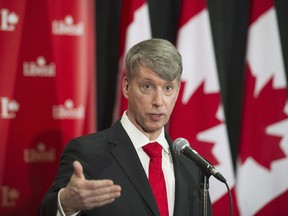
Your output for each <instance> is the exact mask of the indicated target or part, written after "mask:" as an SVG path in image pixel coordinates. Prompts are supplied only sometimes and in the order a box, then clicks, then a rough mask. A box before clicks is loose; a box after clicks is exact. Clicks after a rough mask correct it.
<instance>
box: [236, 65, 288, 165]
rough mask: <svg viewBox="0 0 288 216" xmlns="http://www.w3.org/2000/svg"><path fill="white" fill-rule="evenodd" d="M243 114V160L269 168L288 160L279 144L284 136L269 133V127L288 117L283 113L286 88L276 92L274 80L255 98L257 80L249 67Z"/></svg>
mask: <svg viewBox="0 0 288 216" xmlns="http://www.w3.org/2000/svg"><path fill="white" fill-rule="evenodd" d="M246 67H247V70H246V71H247V73H246V76H247V77H246V84H245V87H246V88H245V93H244V100H243V104H244V108H243V112H242V116H243V117H242V126H241V128H242V133H241V140H240V143H241V146H240V148H241V149H240V152H241V160H242V163H244V162H245V160H246V159H247V158H248V157H253V158H254V159H255V160H256V161H257V162H258V163H259V164H261V165H262V166H263V167H266V168H267V169H269V168H270V166H271V163H272V162H273V161H274V160H277V159H281V158H285V154H284V152H283V151H282V150H281V148H280V146H279V144H280V141H281V139H282V137H279V136H276V135H275V136H273V135H270V134H267V132H266V130H267V127H268V126H269V125H271V124H274V123H277V122H279V121H281V120H284V119H286V118H287V115H286V114H285V113H284V106H285V103H286V97H287V93H286V89H285V88H283V89H275V88H273V86H272V83H273V78H271V79H270V80H269V81H268V82H267V84H266V85H265V86H264V88H263V89H262V90H261V91H260V92H259V94H258V95H257V96H254V91H255V82H256V78H255V77H253V76H252V73H251V71H250V68H249V66H248V65H246Z"/></svg>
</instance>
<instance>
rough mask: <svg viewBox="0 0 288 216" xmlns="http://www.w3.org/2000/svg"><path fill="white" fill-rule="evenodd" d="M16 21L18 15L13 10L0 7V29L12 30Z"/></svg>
mask: <svg viewBox="0 0 288 216" xmlns="http://www.w3.org/2000/svg"><path fill="white" fill-rule="evenodd" d="M18 21H19V17H18V15H17V14H16V13H15V12H9V10H8V9H0V31H14V30H15V26H16V24H17V23H18Z"/></svg>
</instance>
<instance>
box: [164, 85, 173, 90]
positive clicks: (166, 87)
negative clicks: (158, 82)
mask: <svg viewBox="0 0 288 216" xmlns="http://www.w3.org/2000/svg"><path fill="white" fill-rule="evenodd" d="M172 89H173V88H172V87H171V86H165V87H164V90H165V91H172Z"/></svg>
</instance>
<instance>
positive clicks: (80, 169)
mask: <svg viewBox="0 0 288 216" xmlns="http://www.w3.org/2000/svg"><path fill="white" fill-rule="evenodd" d="M73 167H74V175H76V176H78V177H79V178H82V179H85V176H84V173H83V167H82V165H81V164H80V162H79V161H74V162H73Z"/></svg>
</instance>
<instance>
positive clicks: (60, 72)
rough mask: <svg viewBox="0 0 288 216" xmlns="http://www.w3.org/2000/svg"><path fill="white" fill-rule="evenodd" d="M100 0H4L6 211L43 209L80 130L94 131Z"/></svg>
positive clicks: (1, 91) (2, 164) (0, 21)
mask: <svg viewBox="0 0 288 216" xmlns="http://www.w3.org/2000/svg"><path fill="white" fill-rule="evenodd" d="M93 10H94V1H93V0H85V1H83V0H70V1H65V0H59V1H48V0H47V1H43V0H42V1H38V0H29V1H28V0H26V1H24V0H19V1H16V0H14V1H8V0H7V1H5V0H1V1H0V215H27V216H28V215H29V216H30V215H36V212H37V208H38V205H39V202H40V201H41V199H42V197H43V195H44V193H45V192H46V191H47V189H48V187H49V186H50V184H51V182H52V181H53V179H54V176H55V174H56V172H57V166H58V162H59V156H60V154H61V152H62V150H63V147H64V146H65V145H66V143H67V142H68V141H69V140H70V139H71V138H73V137H76V136H80V135H82V134H87V133H90V132H93V131H95V130H96V129H95V122H96V121H95V105H94V103H95V101H96V100H95V91H94V88H95V84H94V83H95V80H94V76H95V75H94V74H95V71H94V69H95V67H94V64H95V63H94V60H95V55H94V53H95V46H94V45H95V42H94V40H95V38H94V36H95V35H94V29H95V26H94V12H93Z"/></svg>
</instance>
